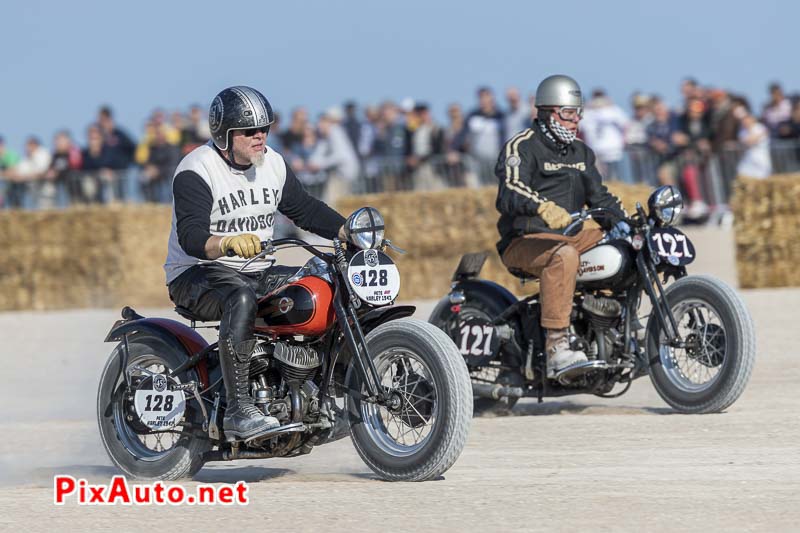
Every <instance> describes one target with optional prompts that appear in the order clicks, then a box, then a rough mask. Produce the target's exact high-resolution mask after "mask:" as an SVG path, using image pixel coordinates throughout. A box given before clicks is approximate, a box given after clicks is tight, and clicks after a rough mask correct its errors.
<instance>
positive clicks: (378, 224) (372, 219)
mask: <svg viewBox="0 0 800 533" xmlns="http://www.w3.org/2000/svg"><path fill="white" fill-rule="evenodd" d="M345 232H346V233H347V240H348V242H351V243H353V244H354V245H356V246H357V247H359V248H361V249H362V250H368V249H371V248H379V247H380V246H381V244H383V235H384V222H383V217H382V216H381V214H380V213H379V212H378V210H377V209H375V208H374V207H362V208H360V209H358V210H356V211H355V212H354V213H353V214H352V215H350V216H349V217H348V218H347V222H346V223H345Z"/></svg>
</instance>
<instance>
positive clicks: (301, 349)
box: [250, 341, 322, 422]
mask: <svg viewBox="0 0 800 533" xmlns="http://www.w3.org/2000/svg"><path fill="white" fill-rule="evenodd" d="M321 365H322V358H321V356H320V354H319V352H317V351H316V350H314V349H313V348H311V347H309V346H303V345H296V344H291V343H288V342H283V341H281V342H274V343H273V342H266V341H260V342H259V343H257V344H256V347H255V349H254V351H253V355H252V357H251V359H250V390H251V393H252V395H253V399H254V401H255V404H256V407H258V408H259V409H261V411H262V412H263V413H264V414H266V415H270V416H274V417H276V418H277V419H278V420H280V421H281V422H284V421H288V420H296V418H297V416H298V414H297V413H294V411H295V410H296V409H298V408H299V409H300V410H301V411H302V413H300V414H299V416H301V417H303V418H307V417H308V416H309V415H313V414H315V413H318V405H319V399H318V392H319V388H318V387H317V385H316V384H315V383H314V381H313V378H314V377H315V376H316V374H317V372H318V371H319V368H320V366H321ZM293 399H294V401H293Z"/></svg>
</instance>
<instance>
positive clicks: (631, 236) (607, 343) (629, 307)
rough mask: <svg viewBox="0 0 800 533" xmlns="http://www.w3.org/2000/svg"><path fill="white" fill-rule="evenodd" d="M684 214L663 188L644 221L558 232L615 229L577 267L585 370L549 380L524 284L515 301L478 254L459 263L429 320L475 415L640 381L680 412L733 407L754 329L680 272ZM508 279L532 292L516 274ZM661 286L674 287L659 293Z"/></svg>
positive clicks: (723, 297)
mask: <svg viewBox="0 0 800 533" xmlns="http://www.w3.org/2000/svg"><path fill="white" fill-rule="evenodd" d="M682 208H683V200H682V198H681V195H680V193H679V192H678V191H677V189H675V188H674V187H671V186H667V187H660V188H658V189H656V190H655V191H654V192H653V194H652V195H651V196H650V199H649V201H648V212H645V211H644V209H643V208H642V206H641V205H640V204H637V206H636V213H635V214H634V215H633V216H632V217H631V218H630V219H626V220H621V221H620V220H618V219H617V220H614V219H613V217H615V216H616V215H613V213H612V212H611V211H610V210H608V209H605V208H596V209H589V210H584V211H582V212H580V213H574V214H573V215H572V218H573V222H572V223H571V224H570V225H569V226H568V227H567V228H565V230H564V234H565V235H571V234H573V232H574V231H575V230H576V229H579V228H580V227H582V223H583V222H584V221H585V220H588V219H590V218H598V219H599V218H601V217H612V218H611V220H610V222H611V224H610V225H613V227H614V229H613V230H611V231H609V232H607V233H606V234H605V236H604V238H603V239H602V240H601V241H600V242H599V243H598V244H597V245H596V246H595V247H594V248H592V249H591V250H589V251H587V252H585V253H584V254H582V255H581V258H580V259H581V261H580V267H579V273H578V278H577V287H576V293H575V297H574V304H573V311H572V325H571V327H570V342H571V345H572V349H575V350H582V351H583V352H584V353H586V355H587V358H588V362H586V363H584V364H582V365H579V366H577V367H575V368H571V369H570V371H569V372H567V373H565V374H563V375H562V376H560V377H559V378H558V379H548V378H547V377H546V376H547V374H546V358H545V354H544V330H543V328H541V327H540V324H539V317H540V312H541V309H540V303H539V295H538V290H536V288H535V287H531V289H530V292H531V293H532V294H531V295H530V296H528V297H526V298H523V299H522V300H518V299H517V298H516V297H515V296H514V295H513V294H511V292H510V291H508V290H507V289H505V288H504V287H502V286H500V285H498V284H497V283H493V282H491V281H486V280H482V279H479V278H478V274H479V273H480V271H481V268H482V266H483V263H484V262H485V260H486V257H487V255H488V254H487V253H477V254H467V255H465V256H463V257H462V259H461V262H460V263H459V265H458V268H457V269H456V272H455V275H454V276H453V283H452V288H451V291H450V293H449V294H448V295H447V296H445V297H444V298H443V299H442V300H441V301H440V302H439V304H438V305H437V306H436V308H435V309H434V311H433V313H432V315H431V317H430V322H431V323H433V324H434V325H436V326H437V327H439V328H440V329H442V330H443V331H444V332H445V333H447V334H448V335H449V336H450V338H451V339H453V341H454V342H455V343H456V345H457V346H458V347H459V349H460V351H461V355H462V356H463V357H464V359H465V360H466V363H467V366H468V368H469V370H470V376H471V379H472V390H473V395H474V398H475V412H476V413H477V412H480V411H487V410H494V411H503V410H508V409H510V408H511V407H513V406H514V404H515V403H516V402H517V400H518V399H519V398H521V397H536V398H538V399H539V401H542V398H544V397H546V396H547V397H553V396H565V395H572V394H594V395H596V396H600V397H603V398H613V397H617V396H620V395H622V394H624V393H625V392H626V391H627V390H628V388H629V387H630V386H631V383H632V382H633V380H634V379H636V378H638V377H641V376H644V375H646V374H649V375H650V379H651V380H652V382H653V385H654V386H655V388H656V390H657V391H658V393H659V394H660V395H661V397H662V398H663V399H664V400H665V401H666V402H667V403H668V404H669V405H670V406H672V407H673V408H674V409H676V410H677V411H680V412H683V413H713V412H718V411H722V410H723V409H725V408H726V407H728V406H730V405H731V404H732V403H733V402H734V401H736V399H737V398H738V397H739V396H740V395H741V393H742V391H743V390H744V388H745V385H746V384H747V382H748V379H749V378H750V373H751V371H752V368H753V362H754V360H755V351H756V345H755V331H754V327H753V322H752V319H751V317H750V314H749V312H748V310H747V308H746V307H745V305H744V303H743V302H742V300H741V298H740V297H739V296H738V295H737V294H736V292H735V291H734V290H733V289H732V288H731V287H729V286H728V285H726V284H725V283H723V282H722V281H720V280H718V279H715V278H713V277H711V276H706V275H702V276H688V275H687V272H686V266H687V265H688V264H690V263H691V262H692V261H693V260H694V258H695V248H694V246H693V244H692V243H691V241H690V240H689V239H688V238H687V237H686V235H684V234H683V233H682V232H681V231H679V230H678V229H676V228H674V227H672V225H673V224H674V223H675V221H676V220H677V219H678V217H679V215H680V211H681V210H682ZM511 273H512V274H514V275H515V276H517V277H520V278H522V279H523V281H524V282H528V281H531V282H533V283H538V282H537V281H535V280H533V279H532V278H531V276H530V275H528V274H526V273H524V272H517V271H513V270H512V271H511ZM659 276H661V277H662V278H663V279H660V278H659ZM670 278H672V279H674V280H675V282H674V283H671V284H669V285H667V286H666V288H665V285H666V284H667V283H668V282H669V280H670ZM643 294H645V295H646V296H647V299H648V301H647V302H642V300H643V298H642V295H643ZM648 304H649V305H648ZM640 308H641V310H640ZM647 308H649V309H647ZM645 318H646V321H645V322H646V324H644V325H643V323H642V321H644V320H645ZM618 385H619V387H617V386H618ZM615 388H616V390H615Z"/></svg>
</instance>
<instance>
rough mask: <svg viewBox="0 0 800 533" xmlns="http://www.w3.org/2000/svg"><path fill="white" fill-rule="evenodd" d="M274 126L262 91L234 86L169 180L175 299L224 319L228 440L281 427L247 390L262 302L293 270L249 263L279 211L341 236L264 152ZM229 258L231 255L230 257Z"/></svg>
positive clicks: (280, 163)
mask: <svg viewBox="0 0 800 533" xmlns="http://www.w3.org/2000/svg"><path fill="white" fill-rule="evenodd" d="M274 120H275V115H274V113H273V111H272V107H271V106H270V104H269V102H268V101H267V99H266V98H265V97H264V95H262V94H261V93H260V92H259V91H257V90H255V89H253V88H250V87H245V86H235V87H229V88H227V89H224V90H223V91H222V92H220V93H219V94H218V95H217V96H216V98H214V101H213V102H212V104H211V109H210V112H209V126H210V129H211V135H212V139H211V141H209V142H208V143H207V144H204V145H202V146H200V147H198V148H196V149H194V150H192V151H191V152H190V153H189V154H187V155H186V157H184V158H183V160H182V161H181V162H180V164H179V165H178V167H177V169H176V170H175V175H174V178H173V185H172V188H173V196H174V203H173V211H172V230H171V233H170V237H169V250H168V255H167V260H166V264H165V265H164V270H165V271H166V277H167V285H168V287H169V295H170V298H171V299H172V301H173V302H174V303H175V304H176V305H177V306H180V307H184V308H186V309H188V310H190V311H191V312H192V313H193V314H194V315H196V316H197V317H199V318H200V319H202V320H207V321H210V320H219V321H220V325H219V356H220V365H221V368H222V377H223V380H224V383H225V391H226V397H227V407H226V409H225V418H224V420H223V424H222V426H223V430H224V431H225V435H226V438H227V439H228V440H247V439H252V438H253V437H257V436H264V435H266V434H268V433H270V432H272V431H274V430H275V429H276V428H278V427H279V425H280V423H279V422H278V420H277V419H276V418H275V417H272V416H265V415H264V414H263V413H262V412H261V411H259V410H258V408H256V406H255V404H254V403H253V398H252V396H251V395H250V392H249V367H250V357H251V354H252V351H253V349H254V347H255V343H256V341H255V337H254V332H253V328H254V324H255V319H256V308H257V300H258V298H260V297H262V296H264V295H265V294H267V293H268V292H270V291H271V290H273V289H274V288H276V287H277V286H279V285H281V284H282V283H283V282H284V281H285V280H286V279H287V278H288V277H290V276H291V275H292V274H294V273H295V272H296V271H297V268H291V267H286V266H273V263H274V259H265V260H257V261H254V262H252V263H251V264H250V265H248V267H247V268H246V269H245V271H243V272H238V271H237V269H239V268H241V267H242V266H243V265H244V263H245V262H246V260H247V259H249V258H252V257H254V256H255V255H257V254H258V253H260V252H261V242H262V241H266V240H268V239H270V238H272V235H273V229H274V228H273V226H274V222H275V216H276V211H280V212H281V213H283V214H284V215H286V216H287V217H288V218H289V219H291V220H292V221H293V222H294V223H295V224H296V225H298V226H299V227H301V228H303V229H305V230H307V231H311V232H313V233H316V234H318V235H320V236H322V237H324V238H326V239H333V238H334V237H336V236H337V235H339V236H340V237H342V236H343V233H342V230H343V224H344V218H343V217H342V216H341V215H339V214H338V213H337V212H336V211H334V210H333V209H331V208H330V207H328V206H327V205H326V204H324V203H323V202H321V201H320V200H318V199H316V198H313V197H312V196H310V195H309V194H308V193H307V192H306V191H305V189H304V188H303V186H302V185H301V183H300V182H299V181H298V179H297V177H295V174H294V172H293V171H292V169H291V168H290V167H289V165H288V164H287V163H286V161H285V160H284V159H283V157H282V156H281V155H280V154H279V153H278V152H276V151H275V150H273V149H271V148H268V147H267V145H266V140H267V135H268V134H269V128H270V124H272V123H273V121H274ZM229 252H233V254H235V256H233V257H228V256H227V254H228V253H229Z"/></svg>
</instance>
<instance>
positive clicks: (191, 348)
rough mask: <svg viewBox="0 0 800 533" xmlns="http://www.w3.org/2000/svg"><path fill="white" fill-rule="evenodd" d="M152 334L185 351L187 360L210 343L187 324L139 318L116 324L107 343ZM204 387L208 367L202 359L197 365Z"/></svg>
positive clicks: (206, 380)
mask: <svg viewBox="0 0 800 533" xmlns="http://www.w3.org/2000/svg"><path fill="white" fill-rule="evenodd" d="M136 332H146V333H151V334H153V335H155V336H157V337H159V338H160V339H162V340H164V342H168V343H170V344H173V345H175V346H176V347H178V348H180V349H182V350H183V352H184V353H185V354H186V358H187V359H188V358H190V357H191V356H193V355H195V354H196V353H198V352H200V351H201V350H203V349H204V348H205V347H207V346H208V342H206V340H205V339H204V338H203V337H202V336H201V335H200V334H199V333H197V331H195V330H193V329H192V328H190V327H189V326H187V325H186V324H182V323H181V322H178V321H176V320H170V319H168V318H139V319H137V320H120V321H118V322H117V323H115V324H114V326H113V327H112V328H111V331H109V332H108V335H107V336H106V338H105V342H119V341H121V340H122V338H123V336H124V335H126V334H128V333H136ZM195 368H197V374H198V375H199V377H200V380H201V381H202V382H203V383H202V385H203V386H204V387H207V386H208V385H209V380H208V367H207V366H206V360H205V358H203V359H200V361H198V362H197V364H196V365H195Z"/></svg>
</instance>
